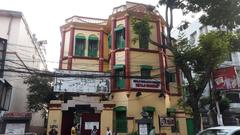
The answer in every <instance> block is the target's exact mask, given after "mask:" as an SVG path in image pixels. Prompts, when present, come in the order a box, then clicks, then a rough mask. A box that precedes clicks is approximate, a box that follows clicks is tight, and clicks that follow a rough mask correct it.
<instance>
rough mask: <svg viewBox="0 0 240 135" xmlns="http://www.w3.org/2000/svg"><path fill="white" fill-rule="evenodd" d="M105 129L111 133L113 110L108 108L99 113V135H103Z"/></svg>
mask: <svg viewBox="0 0 240 135" xmlns="http://www.w3.org/2000/svg"><path fill="white" fill-rule="evenodd" d="M107 127H109V128H110V130H111V131H113V110H112V109H109V108H107V109H104V110H102V112H101V135H105V133H106V131H107Z"/></svg>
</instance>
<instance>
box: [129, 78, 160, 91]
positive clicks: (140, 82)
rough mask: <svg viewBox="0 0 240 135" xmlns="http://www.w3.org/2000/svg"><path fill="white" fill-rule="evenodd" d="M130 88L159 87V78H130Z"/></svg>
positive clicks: (158, 88)
mask: <svg viewBox="0 0 240 135" xmlns="http://www.w3.org/2000/svg"><path fill="white" fill-rule="evenodd" d="M131 88H136V89H156V90H160V89H161V83H160V80H159V79H131Z"/></svg>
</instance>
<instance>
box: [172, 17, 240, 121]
mask: <svg viewBox="0 0 240 135" xmlns="http://www.w3.org/2000/svg"><path fill="white" fill-rule="evenodd" d="M215 30H217V29H216V28H214V27H211V26H205V25H203V24H201V23H200V22H199V21H195V22H192V23H190V24H189V26H188V28H187V29H185V30H183V31H182V32H181V34H184V36H185V37H186V38H188V40H189V41H190V43H191V44H193V45H198V43H199V38H200V36H201V34H206V33H208V32H210V31H215ZM178 34H179V33H178V30H174V32H173V33H172V35H173V37H175V38H177V37H178ZM210 53H211V52H210ZM231 66H234V67H235V68H236V70H237V73H238V77H240V52H231V53H230V54H229V58H228V59H226V60H225V61H224V62H223V63H222V64H221V65H220V66H219V68H224V67H231ZM203 95H204V96H209V85H207V86H206V88H205V91H204V93H203ZM225 96H226V97H228V98H229V99H230V100H231V103H230V108H229V110H228V111H229V112H230V114H231V115H232V116H234V115H239V114H240V104H239V102H240V92H239V91H238V90H231V91H226V92H225ZM227 115H229V114H227ZM231 118H233V119H235V117H231ZM231 118H229V117H226V119H228V120H230V119H231ZM229 122H230V123H231V122H232V121H227V122H226V123H229Z"/></svg>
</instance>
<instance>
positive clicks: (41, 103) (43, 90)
mask: <svg viewBox="0 0 240 135" xmlns="http://www.w3.org/2000/svg"><path fill="white" fill-rule="evenodd" d="M52 81H53V78H51V77H47V76H39V75H34V74H33V75H30V76H29V77H27V78H26V79H25V80H24V83H25V84H27V85H28V92H29V93H28V95H27V100H28V101H27V108H28V110H29V111H32V112H37V111H40V110H42V111H44V110H46V109H47V108H48V106H47V104H48V103H49V102H50V100H51V99H54V97H55V96H54V93H53V92H52V85H51V83H52Z"/></svg>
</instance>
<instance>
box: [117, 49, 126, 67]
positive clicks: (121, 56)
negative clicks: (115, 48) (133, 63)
mask: <svg viewBox="0 0 240 135" xmlns="http://www.w3.org/2000/svg"><path fill="white" fill-rule="evenodd" d="M115 56H116V64H125V51H120V52H116V54H115Z"/></svg>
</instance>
